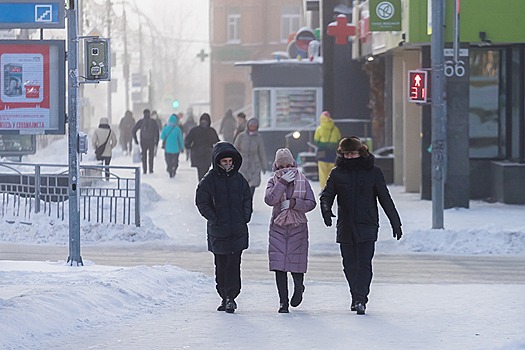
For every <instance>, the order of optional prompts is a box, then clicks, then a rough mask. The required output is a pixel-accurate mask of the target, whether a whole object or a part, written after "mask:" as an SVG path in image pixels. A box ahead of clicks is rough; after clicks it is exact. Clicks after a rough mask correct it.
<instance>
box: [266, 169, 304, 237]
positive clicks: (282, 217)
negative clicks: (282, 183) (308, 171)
mask: <svg viewBox="0 0 525 350" xmlns="http://www.w3.org/2000/svg"><path fill="white" fill-rule="evenodd" d="M288 171H293V172H295V180H294V181H293V182H291V183H289V184H288V186H290V185H291V186H293V193H292V197H291V198H299V199H304V198H305V197H306V177H305V176H304V174H303V173H301V172H300V171H299V170H298V169H297V168H285V169H280V170H276V171H275V173H274V174H273V181H274V183H277V182H278V181H279V179H280V178H281V176H283V175H284V174H285V173H287V172H288ZM286 199H287V198H286V191H285V192H284V193H283V196H282V197H281V200H280V201H279V204H278V205H279V206H280V205H281V202H283V201H285V200H286ZM273 222H274V223H275V224H277V225H279V226H283V227H284V226H289V225H291V226H299V225H300V224H305V223H307V222H308V219H307V218H306V214H305V213H304V212H301V211H297V210H295V209H292V208H288V209H285V210H281V212H279V214H277V216H276V217H275V219H274V221H273Z"/></svg>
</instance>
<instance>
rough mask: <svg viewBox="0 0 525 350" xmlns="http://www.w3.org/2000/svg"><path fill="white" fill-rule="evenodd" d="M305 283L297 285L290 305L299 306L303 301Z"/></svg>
mask: <svg viewBox="0 0 525 350" xmlns="http://www.w3.org/2000/svg"><path fill="white" fill-rule="evenodd" d="M303 293H304V285H300V286H296V287H295V289H294V292H293V295H292V300H291V301H290V305H291V306H292V307H297V306H299V304H301V302H302V301H303Z"/></svg>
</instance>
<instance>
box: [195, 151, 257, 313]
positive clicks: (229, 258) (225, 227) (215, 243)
mask: <svg viewBox="0 0 525 350" xmlns="http://www.w3.org/2000/svg"><path fill="white" fill-rule="evenodd" d="M212 159H213V165H212V169H211V170H210V171H208V172H207V173H206V175H205V176H204V177H203V178H202V180H201V181H200V182H199V185H198V186H197V191H196V193H195V204H196V205H197V208H198V209H199V213H200V214H201V215H202V216H203V217H204V218H205V219H206V220H207V221H208V223H207V233H208V250H209V251H210V252H212V253H213V255H214V261H215V282H216V289H217V293H218V294H219V295H220V297H221V298H222V302H221V304H220V305H219V307H218V308H217V311H226V312H227V313H233V312H235V309H236V308H237V303H236V302H235V298H236V297H237V296H238V295H239V293H240V292H241V254H242V251H243V250H244V249H247V248H248V222H250V220H251V216H252V212H253V202H252V194H251V192H250V186H249V185H248V182H247V181H246V179H245V178H244V177H243V176H242V175H241V173H239V168H240V167H241V164H242V157H241V154H240V153H239V152H238V151H237V149H236V148H235V147H234V146H233V145H232V144H231V143H229V142H226V141H221V142H218V143H217V144H215V146H214V147H213V155H212Z"/></svg>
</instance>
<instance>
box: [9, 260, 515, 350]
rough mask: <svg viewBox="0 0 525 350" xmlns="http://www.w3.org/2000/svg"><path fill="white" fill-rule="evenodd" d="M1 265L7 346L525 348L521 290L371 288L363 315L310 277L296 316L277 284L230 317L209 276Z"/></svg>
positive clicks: (248, 292) (258, 290) (257, 284)
mask: <svg viewBox="0 0 525 350" xmlns="http://www.w3.org/2000/svg"><path fill="white" fill-rule="evenodd" d="M1 266H2V262H0V267H1ZM9 266H10V267H9ZM4 267H5V269H6V270H9V269H10V268H11V269H13V268H14V269H15V270H11V271H10V273H9V274H8V273H6V272H3V271H2V269H0V278H2V279H3V280H4V281H5V282H4V283H5V284H3V287H2V288H0V311H1V312H0V327H1V328H2V333H1V335H0V348H2V349H126V350H143V349H159V350H163V349H166V350H167V349H279V348H287V349H349V348H356V349H381V350H382V349H507V350H511V349H523V348H524V347H525V336H524V335H523V320H524V319H525V298H523V295H525V284H521V285H512V284H510V285H486V284H476V285H468V284H453V285H451V284H432V285H428V284H383V283H373V284H372V292H371V295H370V302H369V304H368V309H367V314H366V315H364V316H358V315H356V314H355V312H350V311H349V310H348V306H349V305H348V301H349V295H348V287H347V285H346V283H344V282H343V281H341V282H340V283H339V282H315V281H308V280H307V281H306V291H305V299H304V301H303V303H302V304H301V305H300V306H299V307H298V308H291V310H290V314H278V313H277V308H278V304H277V292H276V288H275V285H274V283H273V282H272V281H247V282H244V284H243V290H242V293H241V295H240V296H239V297H238V304H239V308H238V310H237V311H236V313H235V314H233V315H230V314H226V313H224V312H217V311H215V309H216V307H217V305H218V303H219V297H218V296H217V295H216V293H215V290H214V282H213V279H212V278H211V277H205V276H204V275H202V274H197V273H189V272H185V271H183V270H180V269H177V268H176V267H169V266H164V267H144V266H142V267H140V266H139V267H131V268H110V267H101V266H96V265H95V266H86V267H84V268H83V269H81V270H78V269H75V268H69V267H67V266H63V265H61V264H56V263H26V264H25V265H21V263H16V264H15V263H9V262H4ZM6 278H8V280H6ZM28 281H32V282H31V283H30V284H29V285H27V286H26V287H25V288H24V285H26V284H27V282H28ZM6 284H7V286H6ZM8 290H10V291H11V292H10V293H11V294H10V295H7V294H6V293H7V291H8Z"/></svg>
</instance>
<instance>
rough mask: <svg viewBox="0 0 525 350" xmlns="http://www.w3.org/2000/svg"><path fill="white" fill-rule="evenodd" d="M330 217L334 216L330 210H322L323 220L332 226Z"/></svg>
mask: <svg viewBox="0 0 525 350" xmlns="http://www.w3.org/2000/svg"><path fill="white" fill-rule="evenodd" d="M332 218H335V215H334V214H333V213H332V211H325V212H323V220H324V224H325V225H326V226H328V227H330V226H332Z"/></svg>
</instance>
